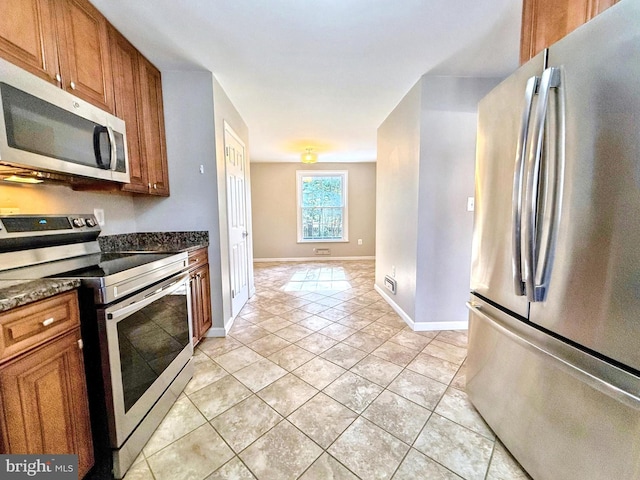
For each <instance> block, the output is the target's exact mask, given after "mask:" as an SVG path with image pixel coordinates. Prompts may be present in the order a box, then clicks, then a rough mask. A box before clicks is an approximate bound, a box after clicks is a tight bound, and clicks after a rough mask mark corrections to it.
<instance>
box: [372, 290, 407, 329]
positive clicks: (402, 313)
mask: <svg viewBox="0 0 640 480" xmlns="http://www.w3.org/2000/svg"><path fill="white" fill-rule="evenodd" d="M373 288H374V289H375V290H376V292H378V293H379V294H380V296H381V297H382V298H384V301H385V302H387V303H388V304H389V306H390V307H391V308H393V310H394V311H395V312H396V313H397V314H398V315H400V318H401V319H402V320H404V322H405V323H406V324H407V325H409V326H410V327H411V329H412V330H415V329H414V328H413V323H414V322H413V319H412V318H411V317H410V316H409V315H408V314H407V312H405V311H404V310H403V309H402V308H400V305H398V304H397V303H396V302H394V301H393V299H392V298H391V297H390V296H389V295H388V294H387V292H386V291H385V290H384V289H382V288H381V287H379V286H378V285H374V286H373Z"/></svg>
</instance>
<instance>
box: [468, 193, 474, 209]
mask: <svg viewBox="0 0 640 480" xmlns="http://www.w3.org/2000/svg"><path fill="white" fill-rule="evenodd" d="M474 208H475V198H473V197H467V212H473V209H474Z"/></svg>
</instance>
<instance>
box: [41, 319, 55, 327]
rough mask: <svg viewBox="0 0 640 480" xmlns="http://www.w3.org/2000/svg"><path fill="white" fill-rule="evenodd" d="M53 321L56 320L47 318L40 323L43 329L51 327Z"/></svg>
mask: <svg viewBox="0 0 640 480" xmlns="http://www.w3.org/2000/svg"><path fill="white" fill-rule="evenodd" d="M55 321H56V319H55V318H53V317H50V318H47V319H46V320H43V321H42V326H43V327H48V326H49V325H51V324H52V323H53V322H55Z"/></svg>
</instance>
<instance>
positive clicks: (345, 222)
mask: <svg viewBox="0 0 640 480" xmlns="http://www.w3.org/2000/svg"><path fill="white" fill-rule="evenodd" d="M304 177H342V187H343V188H342V200H343V203H342V238H332V239H320V238H318V239H316V238H309V239H305V238H303V235H302V179H303V178H304ZM296 207H297V208H296V223H297V227H298V243H339V242H342V243H345V242H348V241H349V172H348V171H347V170H296Z"/></svg>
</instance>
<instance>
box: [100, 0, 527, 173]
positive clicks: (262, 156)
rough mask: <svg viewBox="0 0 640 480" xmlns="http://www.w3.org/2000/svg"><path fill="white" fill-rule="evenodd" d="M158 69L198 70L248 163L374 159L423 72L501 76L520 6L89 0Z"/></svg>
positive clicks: (509, 1)
mask: <svg viewBox="0 0 640 480" xmlns="http://www.w3.org/2000/svg"><path fill="white" fill-rule="evenodd" d="M91 1H92V3H93V4H94V5H95V6H96V7H97V8H98V9H99V10H100V11H101V12H102V13H103V14H104V15H105V16H106V17H107V18H108V19H109V20H110V21H111V23H112V24H113V25H114V26H115V27H116V28H117V29H118V30H120V31H121V32H122V33H123V34H124V35H125V36H126V37H127V38H128V39H129V40H130V41H131V42H132V43H133V44H134V45H135V46H136V47H137V48H138V49H139V50H140V51H141V52H142V53H143V54H144V55H145V56H147V58H149V60H151V61H152V62H153V63H154V64H155V65H156V66H157V67H158V68H159V69H160V70H161V71H165V70H176V69H184V70H194V69H206V70H209V71H211V72H213V74H214V75H215V77H216V78H217V79H218V81H219V82H220V83H221V85H222V87H223V88H224V89H225V91H226V92H227V94H228V95H229V97H230V98H231V101H232V102H233V103H234V105H235V106H236V108H237V109H238V111H239V112H240V114H241V115H242V117H243V118H244V120H245V122H246V123H247V125H248V127H249V142H250V155H251V161H252V162H270V161H276V162H282V161H299V158H300V154H301V153H302V151H303V150H304V148H305V147H306V146H313V147H315V149H316V151H317V152H318V154H319V160H320V161H324V162H343V161H346V162H357V161H375V158H376V130H377V128H378V126H379V125H380V124H381V123H382V122H383V121H384V119H385V118H386V117H387V115H388V114H389V113H390V112H391V111H392V110H393V108H394V107H395V106H396V105H397V103H398V102H399V101H400V100H401V99H402V97H403V96H404V95H405V94H406V93H407V91H408V90H409V89H410V88H411V87H412V86H413V85H414V84H415V83H416V82H417V81H418V79H419V78H420V76H421V75H423V74H425V73H429V74H434V75H465V76H470V75H474V76H506V75H507V74H509V73H510V72H511V71H513V70H514V69H515V68H516V66H517V64H518V49H519V36H520V14H521V2H520V1H518V0H484V1H482V0H480V1H479V0H393V1H392V0H268V1H266V0H179V1H176V0H136V1H131V0H91Z"/></svg>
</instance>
